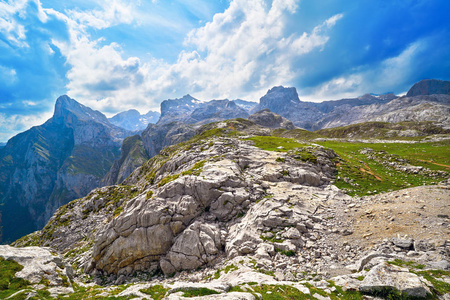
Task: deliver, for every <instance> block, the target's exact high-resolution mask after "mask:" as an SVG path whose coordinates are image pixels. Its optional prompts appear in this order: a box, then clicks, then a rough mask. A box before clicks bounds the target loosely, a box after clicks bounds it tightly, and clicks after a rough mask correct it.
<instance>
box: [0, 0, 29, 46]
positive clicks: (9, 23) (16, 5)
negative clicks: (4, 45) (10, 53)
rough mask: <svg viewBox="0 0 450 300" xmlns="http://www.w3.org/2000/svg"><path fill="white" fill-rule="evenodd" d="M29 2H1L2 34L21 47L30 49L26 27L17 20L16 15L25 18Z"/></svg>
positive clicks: (0, 29) (0, 19) (0, 21)
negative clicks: (26, 39)
mask: <svg viewBox="0 0 450 300" xmlns="http://www.w3.org/2000/svg"><path fill="white" fill-rule="evenodd" d="M27 4H28V0H19V1H8V2H7V3H6V2H0V33H1V34H2V35H4V36H5V37H6V39H7V40H8V41H10V42H11V43H13V44H14V45H16V46H19V47H28V44H27V43H26V41H25V38H26V35H25V27H24V26H23V25H22V24H19V23H18V22H17V20H16V15H18V16H19V17H20V18H25V8H26V6H27Z"/></svg>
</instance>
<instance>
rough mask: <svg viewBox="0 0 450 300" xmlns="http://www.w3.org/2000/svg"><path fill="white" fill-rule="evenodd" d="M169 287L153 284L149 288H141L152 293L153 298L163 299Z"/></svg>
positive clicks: (146, 292)
mask: <svg viewBox="0 0 450 300" xmlns="http://www.w3.org/2000/svg"><path fill="white" fill-rule="evenodd" d="M168 290H169V289H166V288H164V287H163V286H162V285H158V284H157V285H153V286H151V287H149V288H147V289H142V290H139V291H141V292H142V293H144V294H147V295H150V297H151V298H152V299H153V300H161V299H163V298H164V296H165V295H166V293H167V291H168Z"/></svg>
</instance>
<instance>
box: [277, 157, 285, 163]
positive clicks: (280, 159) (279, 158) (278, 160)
mask: <svg viewBox="0 0 450 300" xmlns="http://www.w3.org/2000/svg"><path fill="white" fill-rule="evenodd" d="M275 161H276V162H282V163H284V162H285V161H286V159H285V158H283V157H277V159H275Z"/></svg>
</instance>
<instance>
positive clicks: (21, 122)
mask: <svg viewBox="0 0 450 300" xmlns="http://www.w3.org/2000/svg"><path fill="white" fill-rule="evenodd" d="M51 116H52V113H51V112H47V113H41V114H37V115H28V116H24V115H9V116H7V115H6V114H4V113H0V141H6V140H8V139H9V138H11V136H13V135H16V134H18V133H20V132H23V131H25V130H27V129H29V128H30V127H32V126H36V125H40V124H43V123H45V121H47V120H48V119H49V118H50V117H51Z"/></svg>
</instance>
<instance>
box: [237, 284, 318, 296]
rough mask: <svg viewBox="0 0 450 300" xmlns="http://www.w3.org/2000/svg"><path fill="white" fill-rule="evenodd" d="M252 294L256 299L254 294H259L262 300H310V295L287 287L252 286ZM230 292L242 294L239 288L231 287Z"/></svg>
mask: <svg viewBox="0 0 450 300" xmlns="http://www.w3.org/2000/svg"><path fill="white" fill-rule="evenodd" d="M251 287H252V289H253V291H247V292H250V293H252V294H253V295H254V296H255V297H256V299H258V298H259V297H258V296H257V295H256V293H258V294H261V296H262V299H263V300H284V299H286V300H303V299H310V300H311V299H312V297H311V296H310V295H307V294H303V293H302V292H300V291H299V290H298V289H296V288H294V287H292V286H288V285H267V284H262V285H252V286H251ZM230 292H244V290H243V289H242V288H241V287H240V286H235V287H233V288H232V289H231V290H230Z"/></svg>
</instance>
